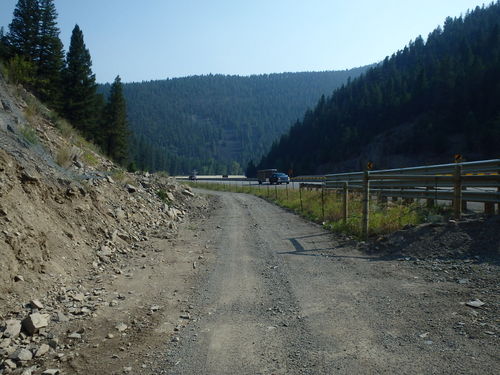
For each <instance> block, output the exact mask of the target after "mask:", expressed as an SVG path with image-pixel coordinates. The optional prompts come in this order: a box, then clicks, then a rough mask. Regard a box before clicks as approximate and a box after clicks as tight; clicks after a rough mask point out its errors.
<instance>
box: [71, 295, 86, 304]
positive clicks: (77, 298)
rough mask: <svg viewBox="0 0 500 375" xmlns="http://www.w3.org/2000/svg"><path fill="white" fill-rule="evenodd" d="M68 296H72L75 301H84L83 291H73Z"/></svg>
mask: <svg viewBox="0 0 500 375" xmlns="http://www.w3.org/2000/svg"><path fill="white" fill-rule="evenodd" d="M70 297H71V298H73V300H74V301H77V302H83V301H85V295H84V294H83V293H74V294H71V295H70Z"/></svg>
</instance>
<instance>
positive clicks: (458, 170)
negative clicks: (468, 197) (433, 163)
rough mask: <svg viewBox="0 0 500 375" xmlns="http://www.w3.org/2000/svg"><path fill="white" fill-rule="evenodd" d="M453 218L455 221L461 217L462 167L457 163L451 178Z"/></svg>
mask: <svg viewBox="0 0 500 375" xmlns="http://www.w3.org/2000/svg"><path fill="white" fill-rule="evenodd" d="M453 216H454V217H455V219H460V217H461V216H462V166H461V165H460V164H458V163H457V165H456V166H455V173H454V176H453Z"/></svg>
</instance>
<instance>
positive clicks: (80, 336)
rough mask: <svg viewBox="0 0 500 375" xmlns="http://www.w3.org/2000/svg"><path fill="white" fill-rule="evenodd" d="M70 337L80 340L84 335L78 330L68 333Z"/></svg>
mask: <svg viewBox="0 0 500 375" xmlns="http://www.w3.org/2000/svg"><path fill="white" fill-rule="evenodd" d="M68 338H69V339H75V340H80V339H81V338H82V335H80V334H79V333H78V332H72V333H70V334H69V335H68Z"/></svg>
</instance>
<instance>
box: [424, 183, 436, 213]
mask: <svg viewBox="0 0 500 375" xmlns="http://www.w3.org/2000/svg"><path fill="white" fill-rule="evenodd" d="M425 190H427V191H431V190H432V187H431V186H427V187H426V188H425ZM434 204H435V201H434V199H432V198H427V207H428V208H431V207H434Z"/></svg>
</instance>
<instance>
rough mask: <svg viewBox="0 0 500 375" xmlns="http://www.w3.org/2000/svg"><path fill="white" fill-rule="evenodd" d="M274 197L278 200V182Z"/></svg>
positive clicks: (275, 186)
mask: <svg viewBox="0 0 500 375" xmlns="http://www.w3.org/2000/svg"><path fill="white" fill-rule="evenodd" d="M274 198H275V199H276V200H278V183H276V185H274Z"/></svg>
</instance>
